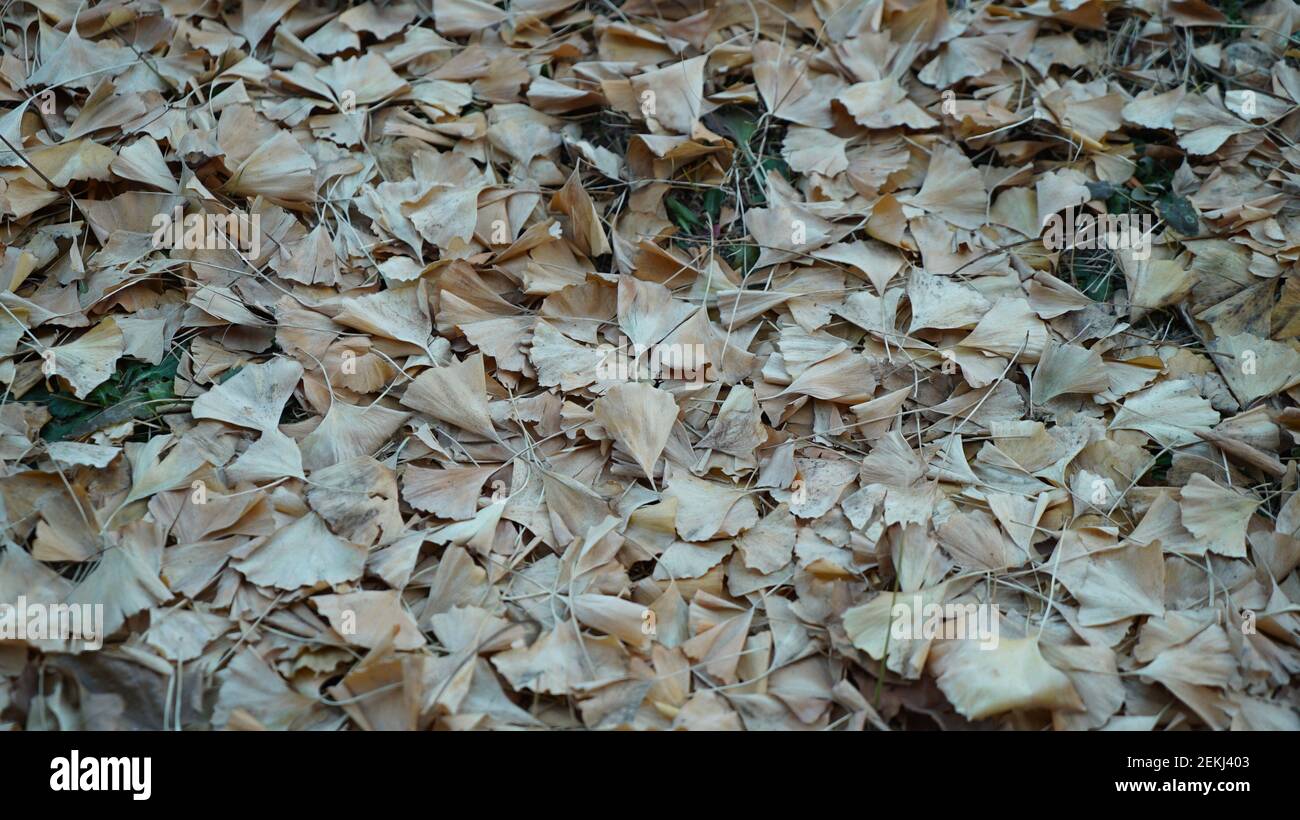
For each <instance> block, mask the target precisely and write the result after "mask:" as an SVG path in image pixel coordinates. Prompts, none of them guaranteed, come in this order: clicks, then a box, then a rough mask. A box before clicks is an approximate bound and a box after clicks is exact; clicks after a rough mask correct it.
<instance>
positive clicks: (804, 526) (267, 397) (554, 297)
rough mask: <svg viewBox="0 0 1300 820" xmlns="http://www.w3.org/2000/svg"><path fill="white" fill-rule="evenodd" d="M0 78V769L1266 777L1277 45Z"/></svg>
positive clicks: (448, 28) (370, 11)
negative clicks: (927, 760)
mask: <svg viewBox="0 0 1300 820" xmlns="http://www.w3.org/2000/svg"><path fill="white" fill-rule="evenodd" d="M0 26H3V42H4V45H3V56H2V57H0V137H3V140H4V141H3V147H0V242H2V243H3V248H4V250H3V262H2V264H3V276H2V278H0V285H3V287H2V288H0V308H2V311H0V383H3V385H4V387H5V393H4V400H3V404H2V405H0V427H2V428H3V434H2V435H0V457H2V458H3V459H4V462H3V474H2V475H0V504H3V508H2V511H0V519H3V524H4V529H3V534H2V537H3V543H2V544H0V602H14V601H16V600H17V599H18V598H19V597H20V596H25V597H26V598H27V599H28V600H30V601H42V602H47V603H78V604H97V605H102V606H103V613H104V628H105V631H106V633H107V635H108V639H107V641H106V644H105V646H104V648H103V649H101V650H98V651H89V650H86V648H85V647H84V646H82V645H79V643H78V642H76V641H64V640H58V639H56V638H50V639H38V638H29V639H26V640H18V639H12V638H10V639H7V640H4V639H0V725H5V726H12V727H25V728H63V729H75V728H164V727H166V728H216V729H225V728H233V729H250V728H269V729H308V728H311V729H340V728H361V729H410V730H416V729H419V730H423V729H431V728H436V729H484V728H507V727H513V728H521V727H522V728H542V727H552V728H570V727H586V728H594V729H612V728H636V729H742V728H743V729H751V730H752V729H784V730H798V729H837V730H842V729H862V728H874V729H881V730H888V729H907V728H936V727H939V728H962V727H966V726H971V725H973V726H977V727H979V728H990V729H996V728H1021V729H1041V728H1055V729H1062V730H1070V729H1098V728H1107V729H1140V730H1153V729H1178V728H1201V729H1259V728H1285V729H1297V728H1300V717H1298V714H1300V694H1298V693H1297V688H1296V687H1295V686H1294V685H1293V683H1292V680H1293V676H1294V675H1295V674H1296V673H1297V671H1300V574H1298V573H1297V572H1296V567H1297V564H1298V563H1300V495H1297V493H1296V473H1297V466H1296V456H1297V452H1298V451H1297V443H1298V436H1300V407H1297V401H1298V400H1300V344H1298V343H1297V338H1296V337H1297V331H1300V266H1298V265H1297V259H1298V258H1300V207H1297V199H1296V192H1297V187H1298V186H1300V148H1297V146H1296V140H1297V139H1298V138H1300V113H1297V107H1298V105H1300V68H1298V67H1297V66H1298V65H1300V64H1298V63H1297V58H1298V57H1300V39H1297V37H1296V36H1295V35H1296V32H1297V30H1298V29H1300V6H1297V4H1296V3H1295V2H1292V0H1267V1H1266V2H1262V3H1260V2H1249V0H1248V2H1243V3H1234V4H1232V5H1231V8H1225V9H1224V10H1222V11H1221V10H1219V9H1216V8H1214V7H1213V6H1211V5H1208V4H1206V3H1205V2H1202V0H1186V1H1185V2H1172V3H1157V2H1154V0H1142V1H1141V2H1131V3H1125V4H1114V3H1104V2H1102V0H1077V1H1076V2H1069V3H1049V2H1045V0H1034V2H1024V0H1015V2H1009V3H1005V4H1001V5H990V4H967V3H964V2H962V3H956V4H954V5H953V7H951V8H950V7H949V5H948V4H947V3H945V2H944V0H890V1H889V2H883V0H870V2H863V3H857V2H840V1H839V0H829V1H824V0H816V2H809V1H808V0H780V2H748V1H747V0H743V1H742V0H718V1H717V2H714V1H713V0H709V1H708V2H705V0H676V1H675V2H652V0H624V2H621V3H617V4H616V3H614V2H592V3H584V2H575V1H574V0H516V2H511V3H508V4H504V5H498V4H496V3H493V2H488V1H487V0H416V1H415V2H411V1H410V0H397V1H396V2H389V3H378V2H365V3H361V4H358V5H354V6H352V7H350V8H347V9H341V8H339V7H337V5H336V4H332V3H315V2H307V1H306V0H241V2H235V3H224V4H220V3H191V2H182V0H108V2H103V3H93V4H82V3H79V2H75V0H15V2H11V3H7V4H5V6H4V9H3V11H0ZM1066 213H1071V214H1074V215H1081V214H1082V215H1089V216H1094V217H1102V216H1119V217H1124V218H1130V217H1132V218H1134V219H1141V218H1146V219H1148V220H1149V224H1151V225H1153V226H1154V228H1153V230H1152V231H1151V233H1150V234H1149V235H1148V237H1147V239H1149V245H1148V246H1147V247H1146V248H1145V249H1144V248H1142V247H1135V246H1125V245H1124V243H1108V242H1100V241H1098V242H1094V243H1093V245H1092V246H1091V247H1085V246H1083V245H1082V244H1080V246H1078V247H1060V246H1058V245H1056V244H1054V243H1053V242H1050V241H1048V240H1047V238H1046V237H1047V229H1048V226H1049V225H1050V224H1052V223H1053V220H1056V219H1059V218H1060V217H1061V216H1062V215H1063V214H1066ZM174 214H181V215H183V216H184V219H183V220H182V224H184V223H185V222H187V221H189V219H190V218H191V217H192V218H194V219H195V220H196V221H198V222H199V223H200V224H201V225H205V226H208V227H207V228H206V230H202V229H200V230H197V231H195V232H194V233H193V235H190V234H189V233H188V232H187V233H185V235H183V236H181V237H180V239H181V241H180V242H176V241H163V242H160V241H159V235H160V232H159V230H158V228H159V224H160V223H159V220H160V219H163V220H166V219H167V218H170V216H171V215H174ZM214 225H215V228H214V227H212V226H214ZM1103 233H1104V232H1103ZM162 234H164V235H165V238H171V239H174V238H175V237H174V235H173V234H172V232H170V231H163V232H162ZM629 363H630V366H629ZM904 601H924V602H926V603H933V604H953V605H960V606H966V605H971V606H983V607H990V606H995V607H996V618H997V621H996V625H997V628H998V634H999V640H998V641H997V643H996V646H995V647H993V648H981V647H980V645H979V643H978V642H976V641H973V640H970V639H967V638H964V637H962V636H960V635H955V634H952V633H946V632H945V633H942V634H940V635H937V636H935V637H926V635H910V636H904V637H899V635H898V634H897V633H896V632H895V630H894V628H893V625H894V623H895V621H894V616H893V614H892V613H893V611H894V607H895V605H896V604H897V603H899V602H904Z"/></svg>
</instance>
